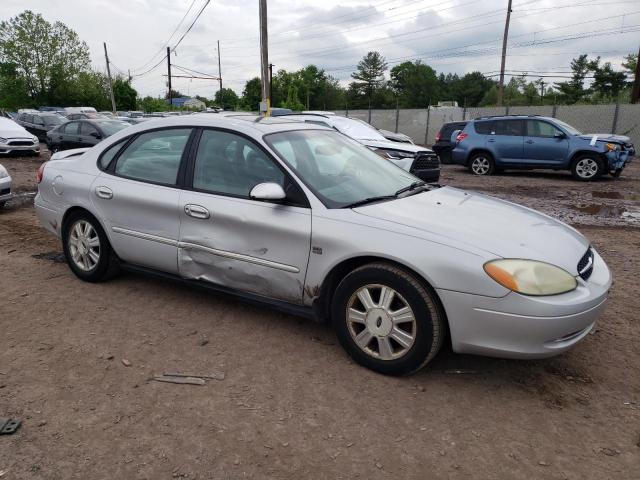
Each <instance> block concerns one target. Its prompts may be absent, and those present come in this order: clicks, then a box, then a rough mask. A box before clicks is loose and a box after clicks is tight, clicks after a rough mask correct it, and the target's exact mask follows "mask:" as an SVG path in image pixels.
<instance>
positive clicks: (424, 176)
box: [411, 168, 440, 183]
mask: <svg viewBox="0 0 640 480" xmlns="http://www.w3.org/2000/svg"><path fill="white" fill-rule="evenodd" d="M411 173H412V174H413V175H415V176H416V177H418V178H419V179H420V180H424V181H425V182H427V183H437V182H438V180H440V169H439V168H430V169H421V170H412V171H411Z"/></svg>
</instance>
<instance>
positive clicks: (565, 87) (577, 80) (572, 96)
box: [555, 55, 590, 105]
mask: <svg viewBox="0 0 640 480" xmlns="http://www.w3.org/2000/svg"><path fill="white" fill-rule="evenodd" d="M571 70H572V71H573V74H572V76H571V80H570V81H568V82H559V83H556V84H555V87H556V88H557V89H558V91H559V92H560V97H561V98H562V99H563V100H564V101H565V102H567V103H568V104H570V105H571V104H573V103H576V102H579V101H580V100H582V99H583V98H584V97H585V96H586V95H587V94H588V93H589V91H588V90H586V89H585V88H584V80H585V78H586V77H587V74H588V73H589V70H590V65H589V60H588V59H587V56H586V55H580V56H579V57H578V58H574V59H573V60H571Z"/></svg>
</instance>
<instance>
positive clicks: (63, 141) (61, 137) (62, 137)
mask: <svg viewBox="0 0 640 480" xmlns="http://www.w3.org/2000/svg"><path fill="white" fill-rule="evenodd" d="M79 131H80V123H79V122H69V123H67V124H66V125H64V126H63V127H62V128H60V130H59V131H57V132H56V135H55V136H54V137H53V140H54V142H55V143H58V144H59V148H60V150H68V149H70V148H77V145H78V142H77V138H78V132H79Z"/></svg>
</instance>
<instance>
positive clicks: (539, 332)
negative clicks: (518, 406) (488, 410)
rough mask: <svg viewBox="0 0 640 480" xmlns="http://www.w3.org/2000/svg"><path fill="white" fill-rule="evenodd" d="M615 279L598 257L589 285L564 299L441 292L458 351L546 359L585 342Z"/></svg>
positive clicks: (514, 294) (568, 294) (583, 283)
mask: <svg viewBox="0 0 640 480" xmlns="http://www.w3.org/2000/svg"><path fill="white" fill-rule="evenodd" d="M610 286H611V274H610V272H609V269H608V268H607V266H606V264H605V263H604V261H603V260H602V258H600V256H599V255H597V253H596V258H595V263H594V270H593V273H592V275H591V277H590V278H589V280H588V281H587V282H584V281H582V280H579V286H578V288H577V289H576V290H574V291H572V292H568V293H564V294H561V295H552V296H541V297H532V296H525V295H520V294H518V293H514V292H511V293H509V294H507V295H506V296H504V297H501V298H492V297H484V296H480V295H472V294H467V293H460V292H452V291H445V290H438V294H439V295H440V298H441V300H442V303H443V305H444V308H445V311H446V312H447V316H448V319H449V327H450V331H451V341H452V345H453V350H454V351H455V352H458V353H471V354H479V355H489V356H494V357H504V358H523V359H526V358H546V357H551V356H554V355H558V354H560V353H562V352H565V351H566V350H568V349H570V348H571V347H573V346H574V345H575V344H577V343H578V342H580V341H581V340H582V339H583V338H584V337H585V336H586V335H587V334H588V333H589V331H591V329H592V328H593V325H594V324H595V322H596V320H597V318H598V317H599V316H600V314H601V313H602V311H603V310H604V308H605V305H606V302H607V296H608V291H609V287H610Z"/></svg>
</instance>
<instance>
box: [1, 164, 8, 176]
mask: <svg viewBox="0 0 640 480" xmlns="http://www.w3.org/2000/svg"><path fill="white" fill-rule="evenodd" d="M8 176H9V172H7V169H6V168H4V167H3V166H2V165H0V178H7V177H8Z"/></svg>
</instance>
